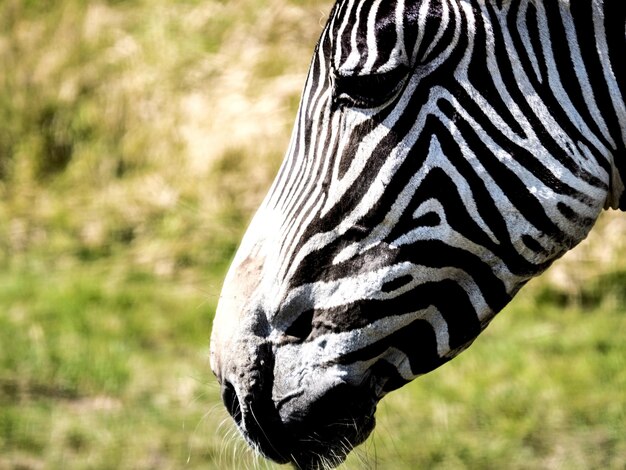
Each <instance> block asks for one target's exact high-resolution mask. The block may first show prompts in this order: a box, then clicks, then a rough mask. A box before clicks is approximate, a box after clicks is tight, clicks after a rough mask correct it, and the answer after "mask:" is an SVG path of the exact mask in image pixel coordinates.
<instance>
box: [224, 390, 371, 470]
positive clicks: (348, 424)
mask: <svg viewBox="0 0 626 470" xmlns="http://www.w3.org/2000/svg"><path fill="white" fill-rule="evenodd" d="M270 394H271V391H270V390H267V391H265V390H258V391H256V392H252V393H250V392H248V393H245V394H244V396H243V397H242V396H241V394H240V393H238V391H237V388H236V387H235V386H234V385H233V384H232V383H230V382H229V381H224V382H223V384H222V399H223V401H224V404H225V405H226V408H227V409H228V411H229V413H230V415H231V416H232V417H233V419H234V420H235V423H236V424H237V428H238V430H239V431H240V433H241V434H242V435H243V437H244V438H245V440H246V441H247V442H248V444H250V446H251V447H252V448H253V449H254V450H256V451H257V452H258V453H260V454H261V455H263V456H264V457H266V458H268V459H271V460H274V461H275V462H277V463H281V464H286V463H291V464H292V465H293V466H294V467H296V468H298V469H302V470H314V469H322V468H333V467H336V466H338V465H339V464H341V463H342V462H343V461H344V460H345V458H346V457H347V455H348V453H350V451H351V450H352V449H353V448H354V447H355V446H357V445H359V444H361V443H362V442H363V441H365V440H366V439H367V437H368V436H369V435H370V433H371V432H372V430H373V429H374V427H375V423H376V420H375V417H374V413H375V411H376V403H377V402H376V401H375V400H372V399H370V398H369V397H370V395H369V393H367V391H366V390H359V389H358V388H356V387H353V386H350V385H347V384H342V385H338V386H335V387H333V388H331V389H329V390H325V391H324V393H323V394H322V395H321V396H316V397H315V399H314V400H313V401H309V400H311V396H310V395H307V394H302V395H297V396H294V397H292V398H290V399H288V400H279V401H278V402H274V401H272V399H271V397H270ZM331 417H332V418H331Z"/></svg>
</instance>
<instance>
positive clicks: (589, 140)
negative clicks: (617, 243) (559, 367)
mask: <svg viewBox="0 0 626 470" xmlns="http://www.w3.org/2000/svg"><path fill="white" fill-rule="evenodd" d="M624 11H625V9H624V7H623V5H622V3H621V0H611V1H609V0H605V1H604V2H602V1H601V0H593V1H592V0H585V1H582V0H577V1H576V2H574V1H571V2H570V0H394V1H391V0H389V1H387V0H385V1H382V0H371V1H366V0H339V1H338V2H337V3H336V5H335V6H334V8H333V10H332V11H331V13H330V15H329V19H328V22H327V24H326V26H325V28H324V30H323V32H322V35H321V39H320V41H319V43H318V45H317V48H316V50H315V53H314V57H313V60H312V63H311V67H310V71H309V75H308V79H307V81H306V85H305V89H304V92H303V95H302V101H301V105H300V109H299V112H298V115H297V120H296V124H295V129H294V131H293V136H292V140H291V143H290V147H289V149H288V152H287V155H286V158H285V160H284V162H283V165H282V167H281V169H280V171H279V174H278V176H277V178H276V180H275V181H274V184H273V186H272V188H271V190H270V192H269V194H268V195H267V197H266V198H265V200H264V202H263V204H262V206H261V207H260V209H259V210H258V212H257V213H256V215H255V217H254V219H253V221H252V223H251V225H250V227H249V228H248V230H247V233H246V234H245V236H244V239H243V241H242V244H241V247H240V248H239V251H238V252H237V255H236V257H235V259H234V261H233V264H232V266H231V269H230V271H229V273H228V275H227V278H226V281H225V284H224V288H223V291H222V296H221V298H220V303H219V307H218V311H217V314H216V318H215V322H214V326H213V333H212V338H211V365H212V368H213V370H214V372H215V374H216V375H217V377H218V379H219V381H220V383H221V385H222V391H223V399H224V402H225V404H226V406H227V408H228V409H229V411H230V413H231V414H232V416H233V417H234V419H235V421H236V422H237V425H238V427H239V429H240V431H241V432H242V434H243V435H244V436H245V438H246V439H247V440H248V442H249V443H251V444H252V445H253V446H254V447H256V448H257V449H258V450H259V451H260V452H262V453H263V454H264V455H266V456H268V457H270V458H272V459H274V460H276V461H278V462H289V461H291V462H292V463H294V464H295V465H296V466H299V467H301V468H317V467H318V466H319V465H320V464H322V463H327V464H331V465H333V464H338V463H339V462H341V461H342V460H343V459H344V458H345V455H346V454H347V453H348V452H349V450H350V449H351V448H352V447H353V446H354V445H356V444H359V443H360V442H362V441H363V440H364V439H365V438H366V437H367V436H368V434H369V433H370V432H371V430H372V429H373V427H374V422H375V421H374V411H375V409H376V405H377V403H378V401H379V400H380V399H381V397H383V396H384V395H385V394H387V393H388V392H390V391H392V390H394V389H396V388H398V387H400V386H402V385H403V384H406V383H407V382H409V381H410V380H412V379H413V378H415V377H416V376H418V375H421V374H424V373H427V372H429V371H431V370H433V369H435V368H436V367H438V366H440V365H441V364H443V363H444V362H446V361H448V360H450V359H451V358H453V357H454V356H456V355H457V354H458V353H459V352H461V351H462V350H464V349H465V348H467V347H468V346H469V345H470V344H471V343H472V341H473V340H474V339H475V338H476V336H477V335H478V334H479V333H480V332H481V331H482V330H483V329H484V328H485V327H486V326H487V325H488V324H489V322H490V321H491V320H492V318H493V317H494V315H495V314H496V313H497V312H499V311H500V310H501V309H502V308H503V307H504V306H505V305H506V304H507V303H508V302H509V300H510V299H511V298H512V297H513V295H515V293H516V292H517V291H518V290H519V289H520V288H521V287H522V286H523V285H524V283H526V282H527V281H528V280H529V279H530V278H532V277H534V276H536V275H538V274H539V273H541V272H542V271H544V270H545V269H546V268H547V267H548V266H549V265H550V264H551V263H552V262H553V261H554V260H555V259H556V258H558V257H559V256H561V255H562V254H563V253H564V252H566V251H567V250H569V249H570V248H572V247H573V246H574V245H576V244H577V243H578V242H580V241H581V240H582V239H583V238H585V236H586V235H587V233H588V231H589V230H590V228H591V227H592V225H593V224H594V222H595V220H596V218H597V217H598V215H599V213H600V211H601V210H602V209H603V208H606V207H614V208H618V207H620V205H623V203H624V198H622V191H623V189H624V186H623V184H622V178H621V177H620V170H623V168H624V165H625V164H626V159H625V158H624V153H625V152H624V149H625V142H626V126H625V122H626V107H625V105H624V100H623V93H624V92H626V80H625V78H626V69H625V63H626V62H625V61H624V60H623V53H624V50H626V48H625V47H624V46H625V45H626V44H625V40H624V38H625V34H624V30H625V24H626V14H625V13H624ZM620 156H621V158H618V157H620Z"/></svg>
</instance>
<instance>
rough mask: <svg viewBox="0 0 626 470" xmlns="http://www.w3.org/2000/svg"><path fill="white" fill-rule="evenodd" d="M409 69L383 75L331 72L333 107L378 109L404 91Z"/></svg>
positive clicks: (404, 67)
mask: <svg viewBox="0 0 626 470" xmlns="http://www.w3.org/2000/svg"><path fill="white" fill-rule="evenodd" d="M409 72H410V68H409V67H408V66H406V65H399V66H398V67H396V68H394V69H392V70H389V71H387V72H383V73H374V74H367V75H356V74H354V75H341V74H339V73H337V72H336V71H331V76H330V77H331V78H330V79H331V86H332V90H333V105H334V106H335V107H337V108H340V107H343V106H347V107H354V108H368V109H369V108H378V107H381V106H383V105H385V104H387V103H389V102H390V101H391V100H393V99H394V98H395V97H396V96H398V95H399V94H400V92H401V91H402V90H403V89H404V86H405V85H406V83H407V81H408V77H409Z"/></svg>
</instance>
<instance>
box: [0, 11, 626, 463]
mask: <svg viewBox="0 0 626 470" xmlns="http://www.w3.org/2000/svg"><path fill="white" fill-rule="evenodd" d="M329 4H330V2H325V3H324V4H323V5H322V6H321V7H320V6H319V5H318V4H317V2H313V1H312V0H291V1H288V0H276V1H263V0H242V1H237V2H223V1H217V0H208V1H206V0H203V1H198V0H193V1H192V0H186V1H181V2H167V1H164V0H154V1H150V2H148V1H146V0H137V1H132V2H131V1H125V2H121V1H101V2H86V1H84V0H64V1H59V2H53V4H50V5H47V4H46V6H45V8H44V7H43V6H42V5H43V4H42V3H41V2H33V1H28V0H9V1H6V2H2V3H0V60H2V63H3V64H4V68H3V72H2V73H1V74H0V469H5V468H7V469H44V468H45V469H48V468H50V469H57V468H58V469H61V468H70V469H83V468H84V469H181V468H190V469H193V468H204V469H207V468H208V469H241V468H277V467H276V466H274V465H272V464H269V463H266V462H264V461H262V460H259V459H258V458H255V457H254V456H252V455H251V454H250V452H249V451H247V450H246V446H245V445H244V444H243V443H242V442H241V440H240V439H238V438H237V436H236V433H235V432H234V431H233V427H232V424H230V420H229V419H227V414H226V411H225V410H224V408H223V407H222V406H221V404H220V399H219V389H218V386H217V384H216V382H215V379H214V378H213V376H212V374H211V372H210V368H209V364H208V338H209V336H210V325H211V318H212V316H213V313H214V309H215V305H216V303H217V298H218V295H219V288H220V286H221V280H222V278H223V275H224V273H225V271H226V269H227V266H228V263H229V260H230V259H231V257H232V255H233V253H234V250H235V248H236V245H237V243H238V240H239V239H240V237H241V234H242V231H243V229H244V227H245V224H246V222H247V220H248V219H249V218H250V216H251V214H252V213H253V211H254V209H255V208H256V206H257V205H258V204H259V201H260V199H261V198H262V196H263V194H264V192H265V190H266V188H267V186H268V185H269V183H270V181H271V178H272V176H273V174H274V172H275V171H276V168H277V166H278V164H279V162H280V158H281V156H282V153H283V152H284V150H285V148H286V147H287V142H288V138H289V134H290V129H291V124H292V120H293V114H294V112H295V109H296V106H297V102H298V97H299V95H300V89H301V86H302V83H303V80H304V73H305V71H306V67H307V65H308V62H309V58H310V55H311V51H312V48H313V44H314V43H315V40H316V38H317V35H318V34H319V32H320V18H321V17H322V16H323V12H324V11H328V6H329ZM622 220H624V218H621V219H620V218H618V217H615V216H612V217H604V220H603V221H602V222H601V223H600V226H599V227H598V229H596V230H594V231H593V232H592V234H591V236H590V238H589V240H588V241H587V242H585V244H584V245H583V246H581V247H579V248H577V250H576V251H575V252H574V253H573V255H572V256H570V257H568V258H567V259H565V260H563V261H562V262H560V263H559V264H558V266H555V267H554V268H552V269H551V270H550V271H549V272H548V273H547V275H546V276H544V277H543V278H542V279H540V280H538V281H536V282H534V283H531V285H530V286H528V287H527V288H525V289H524V290H522V293H521V294H520V295H519V297H518V298H517V299H515V301H514V302H513V303H512V304H511V306H510V307H509V308H508V309H507V310H506V311H505V312H504V313H502V314H501V316H500V317H498V318H497V319H496V320H495V321H494V323H493V324H492V325H491V326H490V327H489V329H488V330H487V332H485V333H484V334H483V335H482V336H481V337H480V338H479V339H478V340H477V341H476V344H475V345H474V346H472V347H471V348H470V350H469V351H467V352H465V353H463V354H462V355H461V356H460V357H459V358H457V359H456V360H454V361H453V362H451V363H450V364H447V365H445V366H444V367H442V368H441V369H440V370H438V371H435V372H434V373H432V374H429V375H427V376H425V377H422V378H420V379H418V380H416V381H414V382H413V383H412V384H410V385H408V386H406V387H404V388H403V389H401V390H399V391H397V392H394V393H392V394H391V395H390V396H389V397H387V398H385V400H384V401H383V402H382V403H381V405H380V408H379V412H378V421H379V425H378V428H377V431H376V432H375V434H374V436H373V438H372V439H370V440H369V441H368V442H367V443H366V444H364V445H363V446H361V447H360V448H359V449H358V450H357V451H356V453H355V455H354V456H352V457H350V459H349V460H348V462H347V463H346V465H345V468H347V469H361V468H379V469H402V468H406V469H409V468H410V469H413V468H446V469H449V468H453V469H457V468H459V469H462V468H476V469H484V468H517V469H526V468H528V469H534V468H567V469H570V468H573V469H576V468H580V469H587V468H598V469H607V468H608V469H623V468H624V467H625V466H626V438H625V437H624V434H625V433H624V430H625V429H626V395H625V394H624V393H623V390H624V389H626V349H625V348H626V345H625V343H624V341H623V338H624V335H625V334H626V317H625V316H624V311H626V289H625V288H624V286H626V284H625V282H624V281H626V274H625V273H626V262H625V261H624V260H626V257H625V256H624V255H625V254H626V222H622Z"/></svg>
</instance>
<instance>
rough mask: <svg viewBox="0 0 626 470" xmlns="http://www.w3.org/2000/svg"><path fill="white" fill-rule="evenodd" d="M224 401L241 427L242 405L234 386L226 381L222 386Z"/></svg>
mask: <svg viewBox="0 0 626 470" xmlns="http://www.w3.org/2000/svg"><path fill="white" fill-rule="evenodd" d="M222 401H223V402H224V405H225V406H226V409H227V410H228V412H229V413H230V415H231V416H232V417H233V419H234V420H235V422H236V423H237V425H238V426H240V425H241V405H240V403H239V398H238V397H237V391H236V390H235V387H233V384H231V383H230V382H229V381H228V380H224V383H223V384H222Z"/></svg>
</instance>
